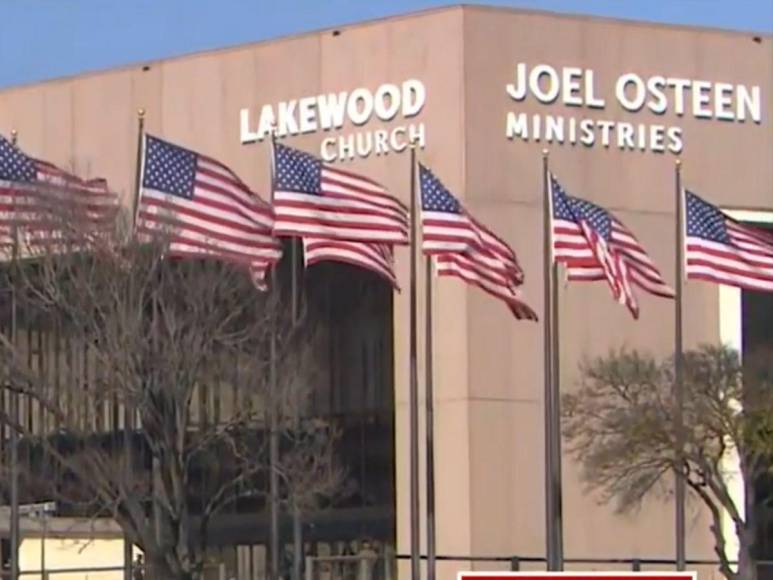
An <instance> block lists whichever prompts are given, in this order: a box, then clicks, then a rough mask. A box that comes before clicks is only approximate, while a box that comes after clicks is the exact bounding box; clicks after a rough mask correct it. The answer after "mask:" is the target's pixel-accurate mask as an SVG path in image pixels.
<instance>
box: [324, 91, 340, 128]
mask: <svg viewBox="0 0 773 580" xmlns="http://www.w3.org/2000/svg"><path fill="white" fill-rule="evenodd" d="M317 110H318V111H319V124H320V127H322V128H323V129H325V130H329V129H340V128H341V127H343V126H344V113H345V112H346V93H338V94H335V93H329V94H327V95H319V96H318V97H317Z"/></svg>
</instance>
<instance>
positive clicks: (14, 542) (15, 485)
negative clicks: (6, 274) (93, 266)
mask: <svg viewBox="0 0 773 580" xmlns="http://www.w3.org/2000/svg"><path fill="white" fill-rule="evenodd" d="M18 140H19V133H18V132H17V131H16V130H15V129H14V130H12V131H11V144H12V145H14V146H16V143H17V142H18ZM14 199H15V197H14ZM11 236H12V238H13V239H12V240H11V279H12V280H14V281H13V282H12V283H11V343H12V344H13V345H14V346H15V345H16V335H17V331H18V329H17V324H18V319H17V311H16V309H17V303H16V282H15V278H16V274H17V272H16V267H17V262H18V259H19V232H18V231H17V227H16V223H15V219H14V225H13V228H12V231H11ZM11 417H12V418H13V421H14V422H16V421H18V420H19V395H18V393H11ZM10 524H11V530H10V532H11V580H17V579H18V578H19V544H20V537H19V433H18V432H17V431H16V428H15V426H13V427H12V428H11V522H10Z"/></svg>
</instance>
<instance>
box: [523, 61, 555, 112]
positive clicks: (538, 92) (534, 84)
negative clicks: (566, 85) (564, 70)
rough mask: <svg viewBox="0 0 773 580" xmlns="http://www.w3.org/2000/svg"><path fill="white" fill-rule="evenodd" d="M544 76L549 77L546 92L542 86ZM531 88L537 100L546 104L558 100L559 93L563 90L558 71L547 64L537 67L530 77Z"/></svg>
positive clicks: (532, 70)
mask: <svg viewBox="0 0 773 580" xmlns="http://www.w3.org/2000/svg"><path fill="white" fill-rule="evenodd" d="M543 76H547V87H546V88H545V89H544V90H543V88H542V85H541V84H540V83H541V79H542V77H543ZM529 87H530V88H531V92H532V93H533V94H534V96H535V97H537V100H539V101H541V102H543V103H546V104H547V103H552V102H553V101H555V100H556V99H557V98H558V93H559V91H560V90H561V83H560V81H559V79H558V73H557V72H556V69H554V68H553V67H552V66H548V65H546V64H541V65H539V66H535V67H534V68H533V69H531V74H530V75H529Z"/></svg>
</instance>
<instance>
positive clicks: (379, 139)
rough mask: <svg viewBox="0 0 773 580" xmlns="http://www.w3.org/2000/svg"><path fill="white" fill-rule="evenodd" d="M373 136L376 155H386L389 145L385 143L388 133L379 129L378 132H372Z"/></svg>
mask: <svg viewBox="0 0 773 580" xmlns="http://www.w3.org/2000/svg"><path fill="white" fill-rule="evenodd" d="M373 136H374V140H375V142H376V146H375V153H376V155H386V154H387V153H389V144H388V143H387V137H388V133H387V132H386V131H385V130H384V129H379V130H378V131H374V133H373Z"/></svg>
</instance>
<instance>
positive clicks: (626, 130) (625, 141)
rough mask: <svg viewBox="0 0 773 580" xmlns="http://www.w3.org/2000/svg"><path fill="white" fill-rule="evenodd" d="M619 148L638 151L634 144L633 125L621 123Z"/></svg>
mask: <svg viewBox="0 0 773 580" xmlns="http://www.w3.org/2000/svg"><path fill="white" fill-rule="evenodd" d="M617 146H618V148H620V149H624V148H626V147H627V148H628V149H636V145H635V144H634V142H633V125H631V124H630V123H620V124H619V125H618V126H617Z"/></svg>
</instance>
